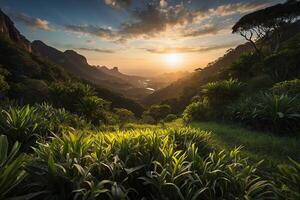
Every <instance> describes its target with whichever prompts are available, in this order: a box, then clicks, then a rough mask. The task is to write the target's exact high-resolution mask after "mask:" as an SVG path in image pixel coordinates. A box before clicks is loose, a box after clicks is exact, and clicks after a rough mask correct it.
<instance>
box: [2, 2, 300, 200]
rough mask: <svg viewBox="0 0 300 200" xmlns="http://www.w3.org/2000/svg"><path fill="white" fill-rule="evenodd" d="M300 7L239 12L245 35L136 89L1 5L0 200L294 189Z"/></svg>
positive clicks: (269, 193) (293, 193)
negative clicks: (49, 42) (48, 41)
mask: <svg viewBox="0 0 300 200" xmlns="http://www.w3.org/2000/svg"><path fill="white" fill-rule="evenodd" d="M299 17H300V2H299V1H298V0H290V1H286V2H284V3H279V4H275V5H272V6H269V7H266V8H263V9H259V10H255V11H253V12H251V13H248V14H245V15H244V16H242V17H241V18H240V19H239V20H238V21H236V23H235V24H232V26H231V27H232V30H231V31H232V35H233V36H235V37H238V35H240V36H241V37H242V38H243V39H244V44H241V45H239V46H237V47H236V48H231V49H229V50H228V51H226V53H225V54H224V55H223V56H222V57H220V58H218V59H216V60H215V61H213V62H211V63H209V64H208V65H207V67H205V68H199V69H196V70H195V71H194V72H191V73H189V74H188V75H186V76H184V77H181V78H179V79H178V80H174V82H172V83H170V84H168V85H166V83H164V87H161V88H158V89H157V90H156V91H154V92H153V93H151V94H148V93H147V94H146V93H145V90H144V89H143V90H142V89H140V90H139V91H142V97H141V98H140V99H135V98H131V97H132V96H134V97H136V96H138V95H137V94H135V95H132V93H130V96H126V94H129V92H128V91H129V90H127V89H128V88H130V87H131V86H128V85H126V84H125V79H124V78H122V77H123V76H122V75H118V77H117V78H116V75H114V74H113V72H112V71H111V72H110V73H111V74H110V76H108V75H105V73H103V71H101V72H100V71H97V69H96V68H93V66H89V65H88V64H87V63H86V61H85V60H86V59H85V58H84V57H81V56H80V55H78V54H77V53H76V52H75V53H74V52H67V51H65V52H60V51H58V50H56V49H51V48H50V47H48V46H45V45H44V44H41V43H39V42H33V43H32V44H31V42H30V41H29V40H27V39H26V38H25V37H24V36H23V35H22V34H21V33H20V32H19V31H18V30H17V28H16V27H15V26H14V23H13V21H12V19H10V18H9V17H8V15H6V14H5V13H4V12H2V11H1V10H0V28H1V29H0V200H2V199H3V200H31V199H32V200H39V199H45V200H72V199H74V200H97V199H115V200H123V199H124V200H125V199H131V200H132V199H143V200H148V199H149V200H150V199H152V200H158V199H162V200H177V199H178V200H202V199H208V200H221V199H222V200H223V199H226V200H232V199H236V200H250V199H251V200H252V199H253V200H254V199H255V200H256V199H257V200H258V199H275V200H277V199H283V200H287V199H289V200H297V199H300V134H299V133H300V21H299V19H300V18H299ZM61 59H65V61H64V62H60V60H61ZM76 63H78V66H77V65H76ZM79 63H83V64H79ZM73 65H74V66H75V65H76V68H75V67H72V66H73ZM83 71H84V72H83ZM93 73H97V74H98V76H103V77H109V78H110V79H111V82H108V81H107V80H106V79H103V80H102V79H100V78H98V77H97V78H94V79H93ZM118 73H119V72H118ZM112 76H113V77H114V78H112ZM95 77H96V76H95ZM127 79H128V80H131V82H130V83H128V82H126V83H128V84H134V83H136V82H137V81H136V80H137V79H138V78H137V77H135V79H134V81H133V77H126V80H127ZM106 84H108V85H109V84H113V85H111V86H106ZM157 84H158V83H157ZM125 85H126V86H125ZM130 91H131V92H133V91H137V90H136V88H133V90H130ZM138 94H140V93H138Z"/></svg>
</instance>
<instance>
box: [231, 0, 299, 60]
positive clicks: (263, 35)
mask: <svg viewBox="0 0 300 200" xmlns="http://www.w3.org/2000/svg"><path fill="white" fill-rule="evenodd" d="M299 16H300V1H299V0H289V1H287V2H285V3H283V4H277V5H274V6H271V7H268V8H265V9H262V10H258V11H255V12H253V13H250V14H247V15H245V16H244V17H242V18H241V19H240V20H239V21H238V22H237V23H236V24H235V25H234V26H233V27H232V32H233V33H240V34H241V36H243V37H244V38H245V39H246V40H247V41H249V42H250V43H251V44H252V45H253V47H254V49H255V51H256V52H257V53H258V54H260V51H261V49H260V48H261V47H259V46H258V45H257V42H260V43H265V42H267V41H270V40H271V39H272V41H273V42H274V44H275V45H274V48H273V51H274V52H276V51H277V50H278V47H279V42H280V38H281V36H282V31H283V27H284V26H285V25H287V24H291V23H295V22H296V21H298V20H299Z"/></svg>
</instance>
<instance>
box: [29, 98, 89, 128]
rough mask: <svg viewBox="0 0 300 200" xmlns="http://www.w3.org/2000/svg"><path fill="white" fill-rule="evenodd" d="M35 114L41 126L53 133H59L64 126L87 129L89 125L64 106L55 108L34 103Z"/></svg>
mask: <svg viewBox="0 0 300 200" xmlns="http://www.w3.org/2000/svg"><path fill="white" fill-rule="evenodd" d="M34 108H36V109H37V115H38V116H39V118H41V119H42V120H41V121H40V123H42V126H43V127H48V130H51V132H54V133H60V132H62V130H63V129H64V127H73V128H76V129H89V128H91V125H90V124H89V123H88V122H86V121H85V120H84V119H83V118H82V117H79V116H78V115H75V114H72V113H70V112H68V111H66V110H65V109H64V108H59V109H56V108H54V107H53V106H52V105H50V104H47V103H43V104H36V105H34Z"/></svg>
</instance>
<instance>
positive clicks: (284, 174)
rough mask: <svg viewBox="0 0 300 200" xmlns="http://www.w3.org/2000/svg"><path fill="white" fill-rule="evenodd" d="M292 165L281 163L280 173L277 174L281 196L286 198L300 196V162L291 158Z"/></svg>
mask: <svg viewBox="0 0 300 200" xmlns="http://www.w3.org/2000/svg"><path fill="white" fill-rule="evenodd" d="M290 161H291V165H279V166H278V171H279V174H276V175H275V179H277V180H276V182H277V183H278V184H279V188H280V193H281V196H282V197H283V198H284V199H289V200H292V199H299V198H300V188H299V185H300V163H298V162H296V161H294V160H291V159H290Z"/></svg>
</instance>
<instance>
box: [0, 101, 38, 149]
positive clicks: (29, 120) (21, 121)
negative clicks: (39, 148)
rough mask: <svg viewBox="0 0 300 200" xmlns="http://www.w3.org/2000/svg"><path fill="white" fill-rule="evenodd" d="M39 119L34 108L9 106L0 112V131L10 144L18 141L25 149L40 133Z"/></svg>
mask: <svg viewBox="0 0 300 200" xmlns="http://www.w3.org/2000/svg"><path fill="white" fill-rule="evenodd" d="M40 120H41V119H40V118H39V117H38V115H36V109H35V108H32V107H30V106H25V107H22V108H17V107H14V108H13V107H11V108H9V109H8V110H2V111H1V113H0V131H1V133H3V134H5V135H6V136H7V138H8V140H9V142H10V143H11V144H13V143H15V142H17V141H18V142H19V143H21V145H22V150H24V151H26V150H28V148H29V147H30V146H31V145H33V144H34V143H35V140H36V138H37V137H38V135H39V134H40V132H39V129H40V126H39V125H40V123H39V122H40Z"/></svg>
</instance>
